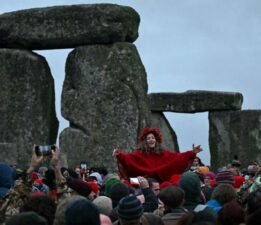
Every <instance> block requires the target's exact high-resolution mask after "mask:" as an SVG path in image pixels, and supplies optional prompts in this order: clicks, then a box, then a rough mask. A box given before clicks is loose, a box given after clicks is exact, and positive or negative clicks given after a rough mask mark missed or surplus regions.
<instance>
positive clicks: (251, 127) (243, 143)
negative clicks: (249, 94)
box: [209, 110, 261, 169]
mask: <svg viewBox="0 0 261 225" xmlns="http://www.w3.org/2000/svg"><path fill="white" fill-rule="evenodd" d="M209 126H210V129H209V144H210V153H211V167H213V169H218V168H219V167H222V166H226V165H227V164H229V163H231V162H232V160H233V156H234V155H237V156H238V157H239V160H240V161H241V164H242V166H241V168H245V167H247V165H248V164H250V163H251V162H254V161H255V162H258V163H261V110H243V111H226V112H211V113H209Z"/></svg>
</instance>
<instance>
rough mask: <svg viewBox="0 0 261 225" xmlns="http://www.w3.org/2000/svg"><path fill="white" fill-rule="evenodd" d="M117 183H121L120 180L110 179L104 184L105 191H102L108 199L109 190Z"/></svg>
mask: <svg viewBox="0 0 261 225" xmlns="http://www.w3.org/2000/svg"><path fill="white" fill-rule="evenodd" d="M118 183H121V181H120V179H118V178H110V179H108V180H107V181H106V183H105V191H104V194H105V195H106V196H108V197H110V196H109V195H110V191H111V188H112V187H113V186H114V185H115V184H118Z"/></svg>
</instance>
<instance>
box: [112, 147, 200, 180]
mask: <svg viewBox="0 0 261 225" xmlns="http://www.w3.org/2000/svg"><path fill="white" fill-rule="evenodd" d="M195 157H196V154H195V153H194V152H193V151H186V152H182V153H177V152H172V151H170V150H164V151H163V152H162V153H161V154H156V153H142V152H141V151H140V150H138V149H137V150H134V151H133V152H131V153H122V152H121V153H120V154H119V155H118V156H117V160H118V165H119V172H120V175H121V176H122V177H124V178H126V177H137V176H145V177H152V178H155V179H157V180H158V181H159V182H163V181H168V180H169V179H170V177H171V176H172V175H174V174H181V173H183V172H184V171H186V170H187V168H188V167H189V166H190V163H191V162H192V160H193V159H194V158H195Z"/></svg>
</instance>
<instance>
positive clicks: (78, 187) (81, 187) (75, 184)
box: [67, 178, 93, 198]
mask: <svg viewBox="0 0 261 225" xmlns="http://www.w3.org/2000/svg"><path fill="white" fill-rule="evenodd" d="M67 184H68V187H70V188H71V189H72V190H73V191H74V192H75V194H79V195H82V196H84V197H86V198H89V197H90V196H89V195H91V194H92V192H93V191H92V188H91V187H90V186H89V185H88V184H87V183H86V182H84V181H83V180H81V179H75V178H70V179H69V180H68V181H67Z"/></svg>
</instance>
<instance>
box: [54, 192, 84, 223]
mask: <svg viewBox="0 0 261 225" xmlns="http://www.w3.org/2000/svg"><path fill="white" fill-rule="evenodd" d="M79 199H85V197H83V196H80V195H72V196H70V197H66V198H64V199H63V200H61V201H60V202H59V203H58V205H57V209H56V212H55V216H54V221H53V225H65V210H66V209H67V207H68V206H69V205H70V204H71V203H72V202H73V201H75V200H79Z"/></svg>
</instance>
